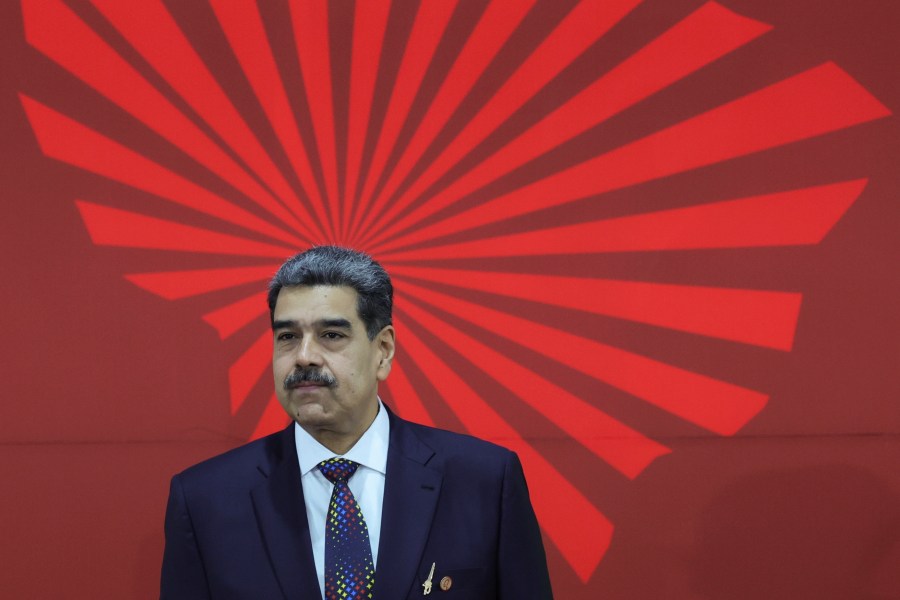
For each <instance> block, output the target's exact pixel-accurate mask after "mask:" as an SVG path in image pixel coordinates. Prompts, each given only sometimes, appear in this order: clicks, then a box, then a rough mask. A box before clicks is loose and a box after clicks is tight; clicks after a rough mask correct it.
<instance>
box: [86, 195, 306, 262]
mask: <svg viewBox="0 0 900 600" xmlns="http://www.w3.org/2000/svg"><path fill="white" fill-rule="evenodd" d="M75 204H76V206H77V207H78V210H79V211H80V212H81V218H82V220H83V221H84V225H85V227H86V228H87V230H88V234H90V236H91V241H93V242H94V243H95V244H97V245H98V246H120V247H123V248H152V249H155V250H181V251H184V252H200V253H205V254H227V255H240V256H268V257H277V258H284V257H285V256H289V255H290V254H291V253H293V252H294V249H293V248H290V247H286V246H275V245H273V244H265V243H262V242H254V241H252V240H248V239H245V238H240V237H237V236H234V235H227V234H224V233H218V232H215V231H209V230H207V229H201V228H199V227H192V226H190V225H182V224H180V223H173V222H171V221H165V220H163V219H157V218H155V217H148V216H146V215H141V214H138V213H134V212H130V211H127V210H119V209H117V208H110V207H108V206H101V205H99V204H93V203H91V202H85V201H83V200H76V201H75Z"/></svg>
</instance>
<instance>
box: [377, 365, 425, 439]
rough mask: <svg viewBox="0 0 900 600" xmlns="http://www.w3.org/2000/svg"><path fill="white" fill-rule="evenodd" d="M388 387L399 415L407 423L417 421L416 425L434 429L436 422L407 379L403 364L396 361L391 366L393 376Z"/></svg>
mask: <svg viewBox="0 0 900 600" xmlns="http://www.w3.org/2000/svg"><path fill="white" fill-rule="evenodd" d="M387 386H388V389H389V390H390V392H391V397H392V398H393V400H394V405H395V409H396V411H397V414H398V415H400V416H401V417H403V418H404V419H406V420H407V421H415V422H416V423H421V424H423V425H428V426H429V427H434V420H433V419H432V418H431V415H429V414H428V410H427V409H426V408H425V405H424V404H422V400H421V399H420V398H419V395H418V394H417V393H416V391H415V390H414V389H413V387H412V384H411V383H410V382H409V379H408V378H407V377H406V373H405V372H404V371H403V367H402V366H401V363H400V362H398V361H397V360H396V359H395V360H394V363H393V365H392V366H391V376H390V377H389V378H388V380H387Z"/></svg>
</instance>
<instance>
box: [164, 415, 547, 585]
mask: <svg viewBox="0 0 900 600" xmlns="http://www.w3.org/2000/svg"><path fill="white" fill-rule="evenodd" d="M388 416H389V418H390V422H391V434H390V444H389V449H388V460H387V472H386V478H385V489H384V507H383V514H382V521H381V540H380V542H379V544H380V545H379V549H378V564H377V566H376V573H375V598H376V599H377V600H402V599H410V598H422V593H423V588H422V583H423V582H424V581H425V579H426V578H427V577H428V572H429V570H430V569H431V565H432V563H434V564H435V571H434V577H433V579H432V581H433V589H432V592H431V594H432V597H435V596H437V597H438V598H439V599H446V600H450V599H453V598H455V599H457V600H462V599H488V598H490V599H498V598H499V599H513V598H514V599H516V600H523V599H535V600H543V599H546V598H552V593H551V591H550V580H549V576H548V574H547V565H546V558H545V555H544V548H543V545H542V543H541V535H540V530H539V529H538V525H537V521H536V519H535V516H534V511H533V509H532V507H531V502H530V500H529V498H528V490H527V488H526V486H525V478H524V476H523V474H522V467H521V464H520V463H519V459H518V457H517V456H516V455H515V454H514V453H512V452H510V451H509V450H506V449H504V448H501V447H499V446H496V445H494V444H490V443H488V442H484V441H481V440H478V439H475V438H472V437H469V436H464V435H459V434H455V433H450V432H447V431H442V430H439V429H433V428H430V427H425V426H422V425H417V424H414V423H410V422H408V421H404V420H402V419H400V418H398V417H396V416H395V415H393V414H391V413H390V411H388ZM165 530H166V549H165V553H164V557H163V566H162V585H161V592H160V597H161V598H163V599H165V600H173V599H182V598H185V599H187V598H190V599H192V600H194V599H201V598H209V599H215V600H224V599H238V598H246V599H251V598H252V599H255V600H259V599H282V598H283V599H290V600H312V599H318V598H321V593H320V591H319V586H318V582H317V577H316V571H315V566H314V565H313V554H312V546H311V544H310V540H309V526H308V524H307V519H306V509H305V505H304V501H303V488H302V486H301V485H300V466H299V464H298V462H297V450H296V445H295V442H294V432H293V424H292V425H291V426H290V427H288V428H287V429H285V430H284V431H281V432H279V433H276V434H273V435H270V436H268V437H266V438H263V439H260V440H257V441H255V442H251V443H250V444H247V445H245V446H242V447H240V448H237V449H235V450H232V451H231V452H227V453H225V454H223V455H221V456H217V457H215V458H212V459H210V460H208V461H205V462H203V463H200V464H198V465H196V466H194V467H191V468H190V469H187V470H186V471H184V472H183V473H180V474H179V475H176V476H175V477H174V478H173V479H172V486H171V491H170V495H169V504H168V508H167V511H166V525H165ZM445 576H447V577H450V578H451V580H452V585H451V587H450V589H449V590H447V591H446V592H445V591H443V590H441V589H440V586H439V582H440V581H441V579H442V578H444V577H445Z"/></svg>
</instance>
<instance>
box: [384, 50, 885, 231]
mask: <svg viewBox="0 0 900 600" xmlns="http://www.w3.org/2000/svg"><path fill="white" fill-rule="evenodd" d="M889 114H890V112H889V111H888V109H887V108H885V107H884V106H883V105H882V104H880V103H879V102H878V101H877V100H875V98H873V97H872V96H871V95H870V94H869V93H868V92H867V91H866V90H865V89H863V88H862V87H861V86H860V85H859V84H857V83H856V82H855V81H853V80H852V79H851V78H850V77H849V76H848V75H847V74H846V73H845V72H844V71H842V70H841V69H840V68H838V67H837V66H835V65H834V64H832V63H826V64H824V65H821V66H819V67H815V68H813V69H810V70H808V71H805V72H803V73H801V74H799V75H795V76H793V77H790V78H789V79H786V80H784V81H781V82H779V83H776V84H773V85H771V86H769V87H767V88H764V89H762V90H759V91H756V92H754V93H752V94H750V95H748V96H745V97H743V98H739V99H738V100H734V101H733V102H729V103H728V104H725V105H723V106H720V107H718V108H715V109H713V110H710V111H708V112H705V113H703V114H701V115H698V116H696V117H693V118H691V119H688V120H686V121H683V122H681V123H678V124H676V125H673V126H671V127H669V128H667V129H664V130H662V131H659V132H657V133H654V134H652V135H649V136H647V137H645V138H642V139H640V140H637V141H635V142H632V143H630V144H627V145H625V146H622V147H620V148H618V149H616V150H613V151H611V152H607V153H606V154H601V155H600V156H598V157H596V158H593V159H591V160H589V161H587V162H584V163H581V164H579V165H576V166H574V167H571V168H569V169H566V170H565V171H562V172H560V173H557V174H555V175H552V176H550V177H547V178H545V179H542V180H539V181H536V182H534V183H532V184H530V185H527V186H525V187H523V188H520V189H518V190H515V191H513V192H511V193H509V194H505V195H503V196H500V197H499V198H495V199H494V200H491V201H489V202H486V203H484V204H482V205H480V206H478V207H476V208H475V209H473V210H471V211H467V212H466V213H461V214H460V215H458V217H457V218H454V219H453V227H454V229H453V230H454V231H459V230H461V229H465V228H469V227H473V226H476V225H480V224H484V223H490V222H494V221H498V220H503V219H507V218H510V217H512V216H515V215H521V214H525V213H529V212H532V211H535V210H539V209H543V208H548V207H551V206H557V205H560V204H565V203H567V202H571V201H573V200H577V199H579V198H586V197H589V196H594V195H597V194H602V193H604V192H608V191H611V190H616V189H620V188H624V187H628V186H632V185H636V184H639V183H643V182H646V181H652V180H654V179H659V178H661V177H665V176H667V175H673V174H675V173H683V172H685V171H690V170H692V169H696V168H699V167H703V166H706V165H710V164H715V163H718V162H722V161H726V160H729V159H732V158H736V157H739V156H745V155H748V154H752V153H754V152H759V151H762V150H767V149H770V148H775V147H778V146H782V145H785V144H789V143H792V142H797V141H800V140H804V139H807V138H810V137H814V136H818V135H822V134H824V133H828V132H830V131H836V130H839V129H844V128H847V127H851V126H853V125H856V124H859V123H863V122H865V121H870V120H872V119H877V118H880V117H884V116H887V115H889ZM428 206H430V204H426V205H424V206H423V207H421V208H422V210H420V211H418V212H417V214H410V215H407V216H406V217H404V218H403V219H401V220H400V221H398V222H397V223H395V224H393V225H392V226H391V227H389V228H388V230H386V235H389V234H392V233H395V232H398V231H402V230H404V229H407V228H410V227H411V226H413V225H415V224H416V223H417V222H418V221H419V220H420V219H421V218H422V217H423V216H424V214H425V212H427V211H429V210H430V209H428V208H426V207H428ZM422 234H423V232H422V231H421V230H417V231H416V232H413V233H411V234H410V235H409V237H407V236H404V240H403V242H404V243H408V241H407V240H409V239H421V237H420V236H421V235H422ZM430 235H433V234H431V233H429V236H430ZM395 245H396V242H395Z"/></svg>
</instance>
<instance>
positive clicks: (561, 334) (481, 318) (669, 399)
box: [398, 279, 768, 435]
mask: <svg viewBox="0 0 900 600" xmlns="http://www.w3.org/2000/svg"><path fill="white" fill-rule="evenodd" d="M398 290H399V291H400V292H401V293H402V294H409V295H411V296H413V297H415V298H417V299H419V300H422V301H424V302H426V303H428V304H431V305H433V306H436V307H438V308H440V309H441V310H444V311H447V312H449V313H451V314H453V315H456V316H458V317H460V318H462V319H465V320H467V321H469V322H471V323H473V324H474V325H477V326H478V327H481V328H483V329H484V330H486V331H490V332H493V333H495V334H497V335H499V336H501V337H504V338H506V339H509V340H512V341H513V342H515V343H517V344H519V345H521V346H523V347H525V348H528V349H530V350H533V351H535V352H537V353H539V354H541V355H543V356H546V357H547V358H549V359H551V360H554V361H557V362H559V363H561V364H564V365H567V366H569V367H571V368H573V369H575V370H577V371H581V372H582V373H585V374H586V375H588V376H590V377H594V378H595V379H597V380H599V381H603V382H605V383H607V384H609V385H611V386H613V387H615V388H617V389H620V390H622V391H624V392H626V393H628V394H631V395H633V396H635V397H637V398H640V399H641V400H644V401H646V402H649V403H650V404H652V405H654V406H657V407H659V408H661V409H663V410H665V411H666V412H669V413H671V414H673V415H675V416H677V417H680V418H682V419H684V420H685V421H689V422H691V423H694V424H696V425H699V426H700V427H703V428H704V429H708V430H709V431H713V432H715V433H718V434H720V435H733V434H734V433H736V432H737V431H738V430H740V429H741V427H743V426H744V425H746V424H747V422H748V421H750V419H752V418H753V417H754V416H756V414H757V413H759V411H761V410H762V409H763V407H765V405H766V402H767V400H768V397H767V396H766V395H765V394H761V393H759V392H756V391H753V390H748V389H746V388H742V387H740V386H737V385H733V384H730V383H727V382H724V381H719V380H717V379H713V378H711V377H707V376H705V375H701V374H700V373H694V372H692V371H687V370H685V369H680V368H678V367H675V366H672V365H669V364H666V363H662V362H659V361H655V360H652V359H649V358H647V357H645V356H641V355H639V354H634V353H631V352H628V351H625V350H622V349H620V348H615V347H613V346H608V345H606V344H601V343H599V342H596V341H594V340H589V339H586V338H583V337H579V336H576V335H572V334H570V333H567V332H565V331H561V330H559V329H555V328H553V327H550V326H548V325H543V324H541V323H535V322H533V321H528V320H526V319H522V318H519V317H515V316H512V315H510V314H507V313H503V312H500V311H496V310H492V309H490V308H487V307H485V306H481V305H476V304H473V303H471V302H465V301H462V300H458V299H456V298H452V297H450V296H447V295H446V294H441V293H438V292H434V291H430V290H426V289H425V288H422V287H419V286H417V285H414V284H412V283H410V282H409V281H406V280H405V279H402V280H401V281H400V283H399V284H398Z"/></svg>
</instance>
